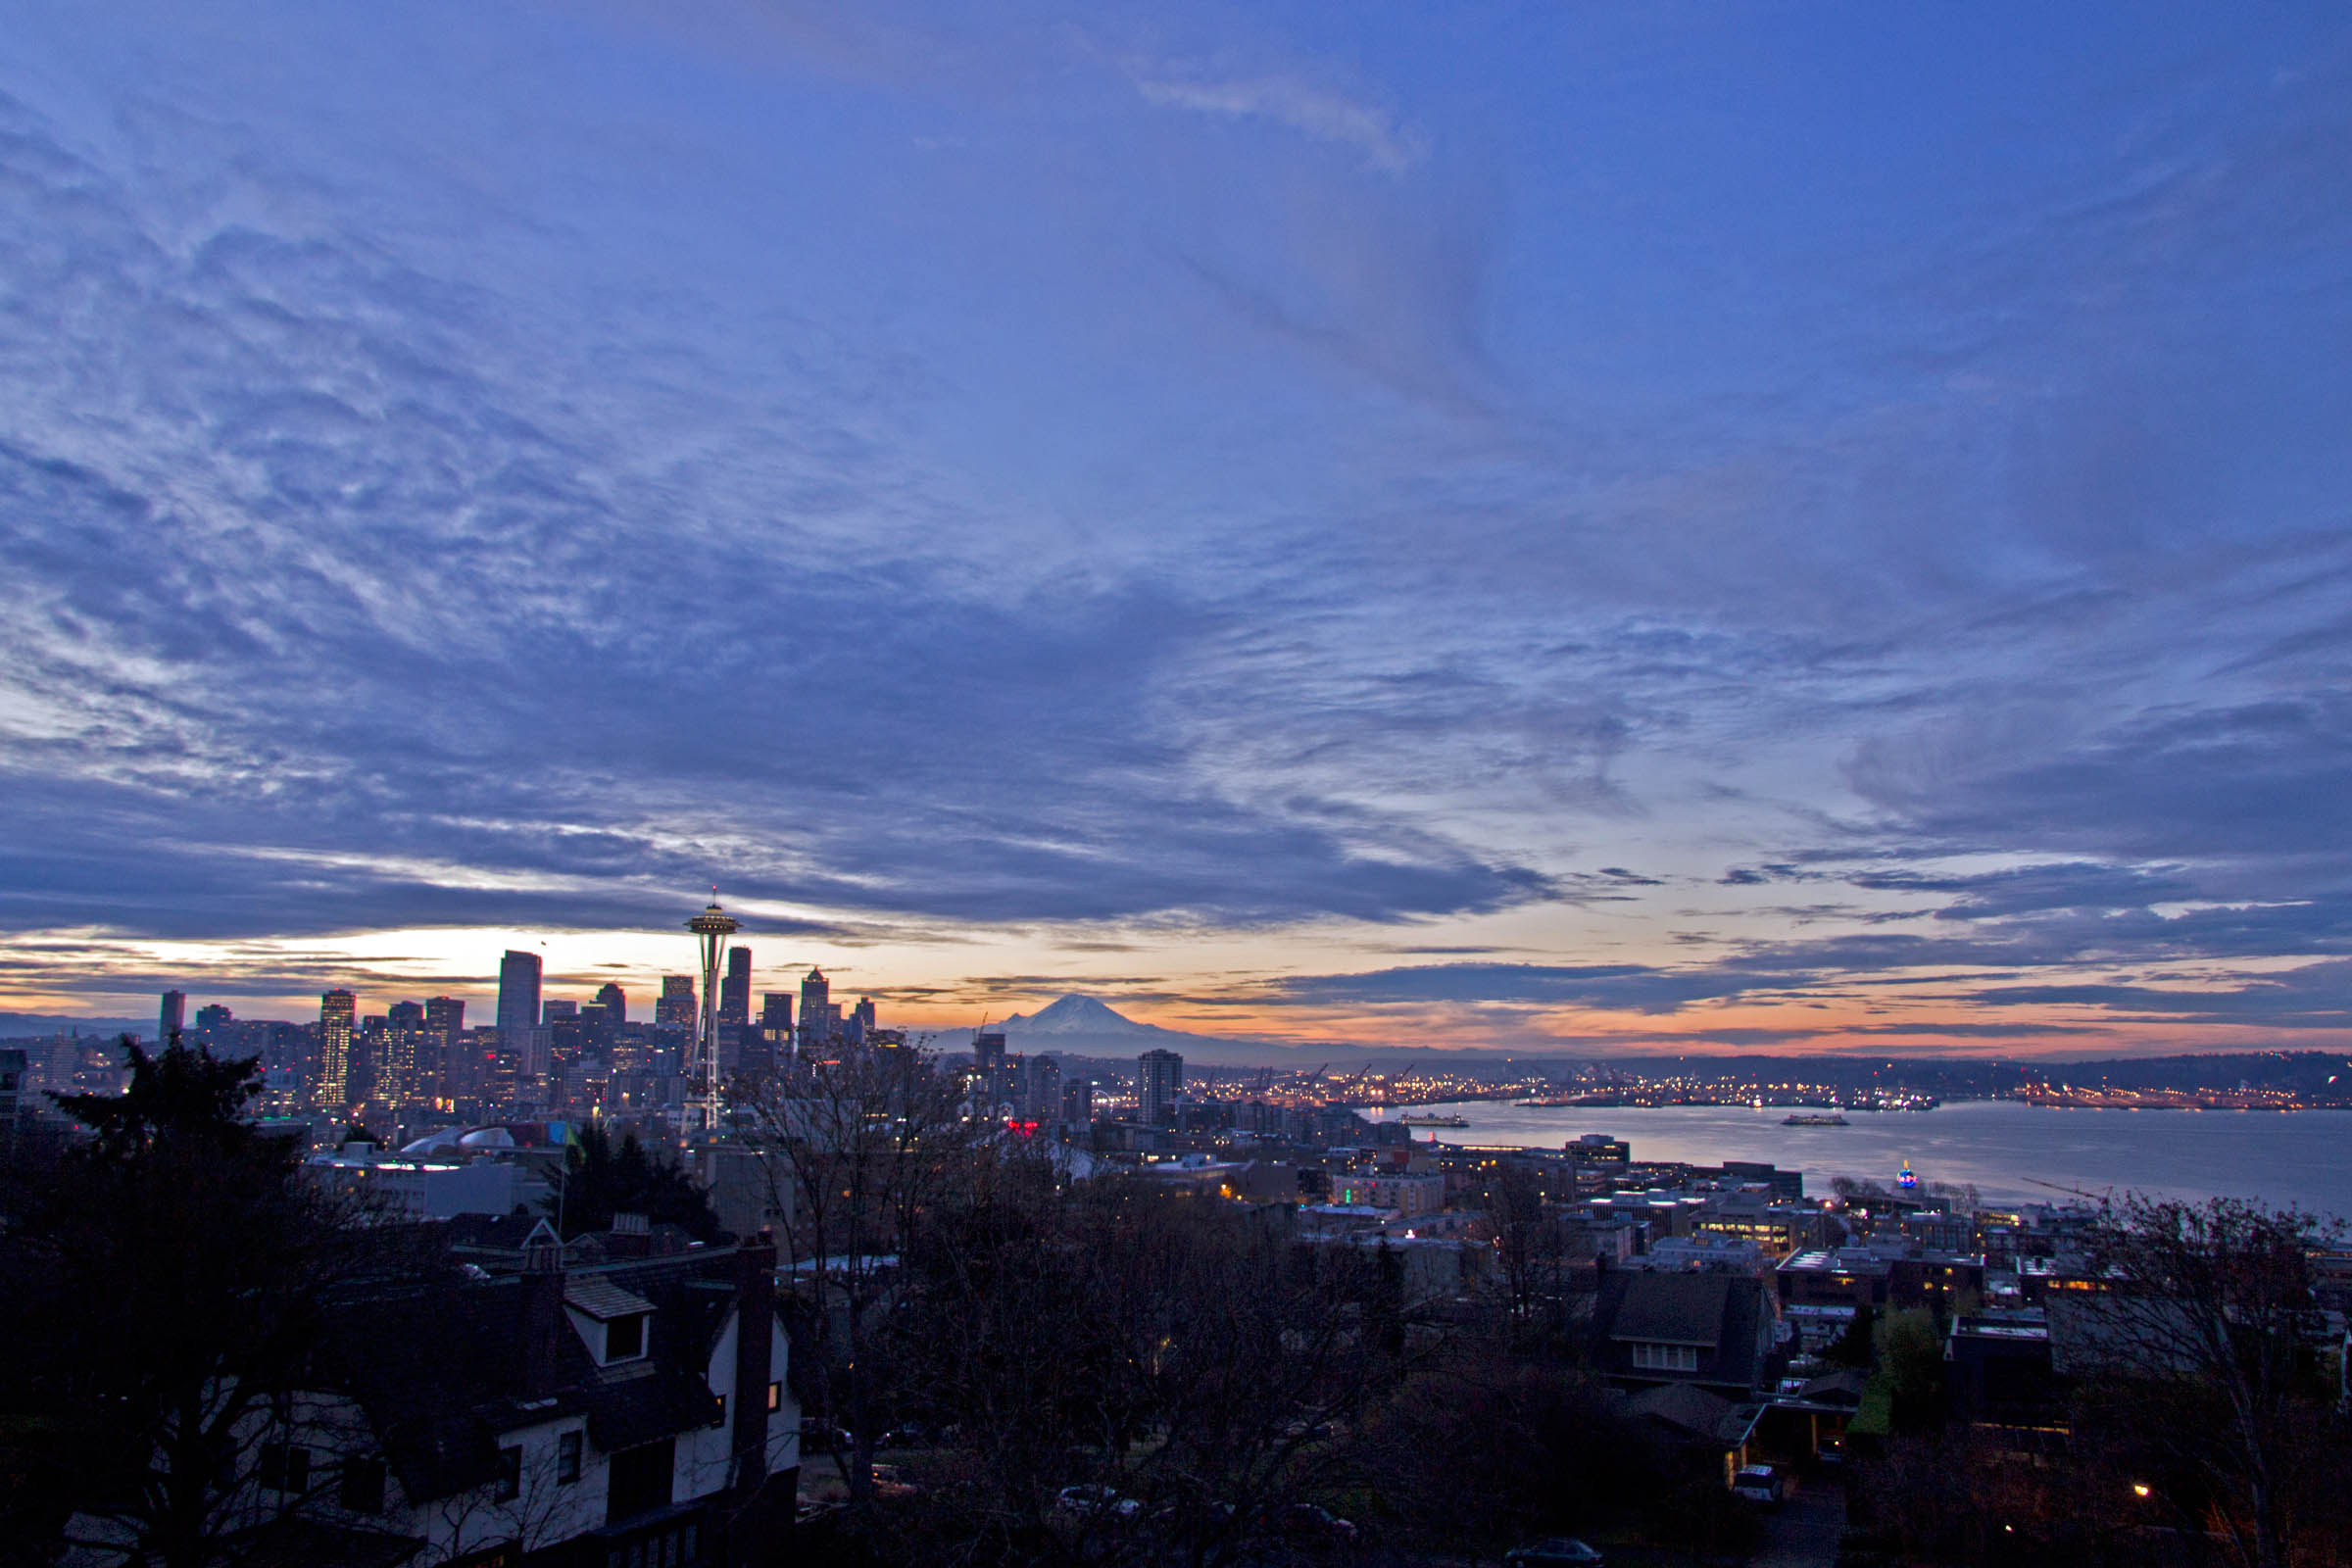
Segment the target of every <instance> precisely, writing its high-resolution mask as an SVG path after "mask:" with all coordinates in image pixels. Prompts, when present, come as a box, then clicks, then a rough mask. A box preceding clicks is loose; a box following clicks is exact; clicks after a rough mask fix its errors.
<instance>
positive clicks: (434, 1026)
mask: <svg viewBox="0 0 2352 1568" xmlns="http://www.w3.org/2000/svg"><path fill="white" fill-rule="evenodd" d="M424 1034H425V1038H426V1039H427V1040H428V1041H430V1042H431V1047H430V1049H431V1053H432V1060H431V1063H430V1064H429V1065H428V1066H426V1067H425V1068H424V1069H423V1071H424V1077H425V1082H424V1085H423V1090H422V1092H423V1094H424V1095H425V1097H426V1098H427V1099H431V1100H450V1099H455V1098H456V1097H458V1096H459V1095H469V1094H472V1093H473V1092H474V1091H473V1088H472V1086H471V1085H470V1084H468V1083H467V1082H466V1080H467V1078H468V1076H469V1075H468V1073H467V1072H466V1067H467V1065H468V1063H467V1062H466V1004H465V1003H464V1002H463V1001H461V1000H460V999H458V998H456V997H428V998H426V999H425V1003H424Z"/></svg>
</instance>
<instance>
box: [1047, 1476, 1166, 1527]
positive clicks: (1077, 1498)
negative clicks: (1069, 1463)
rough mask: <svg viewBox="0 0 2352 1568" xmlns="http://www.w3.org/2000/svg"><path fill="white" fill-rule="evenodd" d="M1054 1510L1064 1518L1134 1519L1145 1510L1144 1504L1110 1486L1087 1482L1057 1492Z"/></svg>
mask: <svg viewBox="0 0 2352 1568" xmlns="http://www.w3.org/2000/svg"><path fill="white" fill-rule="evenodd" d="M1143 1511H1144V1505H1143V1504H1142V1503H1140V1502H1138V1501H1136V1500H1135V1499H1134V1498H1133V1497H1122V1496H1120V1495H1118V1494H1117V1493H1115V1492H1113V1491H1111V1489H1110V1488H1108V1487H1104V1486H1097V1485H1094V1484H1092V1483H1087V1484H1083V1485H1080V1486H1075V1487H1064V1488H1062V1489H1061V1491H1059V1492H1058V1493H1055V1494H1054V1513H1056V1514H1058V1515H1060V1516H1061V1517H1062V1518H1064V1519H1096V1518H1104V1517H1107V1518H1111V1519H1133V1518H1134V1517H1135V1516H1136V1515H1137V1514H1140V1513H1142V1512H1143Z"/></svg>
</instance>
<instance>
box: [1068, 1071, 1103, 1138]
mask: <svg viewBox="0 0 2352 1568" xmlns="http://www.w3.org/2000/svg"><path fill="white" fill-rule="evenodd" d="M1061 1119H1062V1120H1063V1121H1066V1122H1068V1123H1069V1124H1070V1125H1071V1126H1073V1127H1076V1128H1078V1129H1080V1130H1081V1131H1083V1130H1084V1129H1085V1128H1086V1125H1087V1124H1088V1123H1089V1122H1091V1121H1093V1120H1094V1119H1095V1081H1094V1080H1093V1079H1092V1078H1072V1079H1071V1080H1070V1081H1069V1082H1067V1083H1065V1084H1063V1085H1062V1086H1061Z"/></svg>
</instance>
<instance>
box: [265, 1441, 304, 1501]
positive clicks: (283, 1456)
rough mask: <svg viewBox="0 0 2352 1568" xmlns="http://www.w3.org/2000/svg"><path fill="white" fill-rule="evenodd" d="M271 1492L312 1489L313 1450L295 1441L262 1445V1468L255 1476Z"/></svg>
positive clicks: (296, 1492)
mask: <svg viewBox="0 0 2352 1568" xmlns="http://www.w3.org/2000/svg"><path fill="white" fill-rule="evenodd" d="M255 1479H256V1480H258V1481H259V1482H260V1483H261V1485H262V1487H263V1489H264V1490H265V1491H269V1492H287V1493H293V1494H295V1495H300V1494H302V1493H305V1492H308V1491H310V1490H311V1450H310V1449H308V1448H306V1447H303V1446H301V1445H300V1444H295V1443H265V1444H263V1445H262V1461H261V1468H260V1470H259V1472H258V1474H257V1475H256V1477H255Z"/></svg>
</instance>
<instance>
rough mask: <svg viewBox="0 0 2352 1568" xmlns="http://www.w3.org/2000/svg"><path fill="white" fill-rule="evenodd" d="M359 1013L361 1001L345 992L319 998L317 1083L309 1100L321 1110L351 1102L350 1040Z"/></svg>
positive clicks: (339, 1107) (339, 1106)
mask: <svg viewBox="0 0 2352 1568" xmlns="http://www.w3.org/2000/svg"><path fill="white" fill-rule="evenodd" d="M359 1010H360V999H359V998H357V997H355V996H353V995H352V994H351V993H350V992H348V991H329V992H327V993H326V994H325V995H324V996H322V997H320V998H319V1082H318V1085H317V1086H316V1088H315V1089H314V1091H313V1095H312V1098H313V1100H314V1102H315V1103H317V1104H318V1106H319V1109H321V1110H341V1109H343V1108H344V1107H345V1106H347V1105H349V1104H350V1103H351V1098H352V1096H351V1091H352V1088H353V1085H352V1082H351V1067H352V1060H351V1051H352V1037H353V1034H354V1031H355V1026H356V1025H357V1023H358V1021H359Z"/></svg>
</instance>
